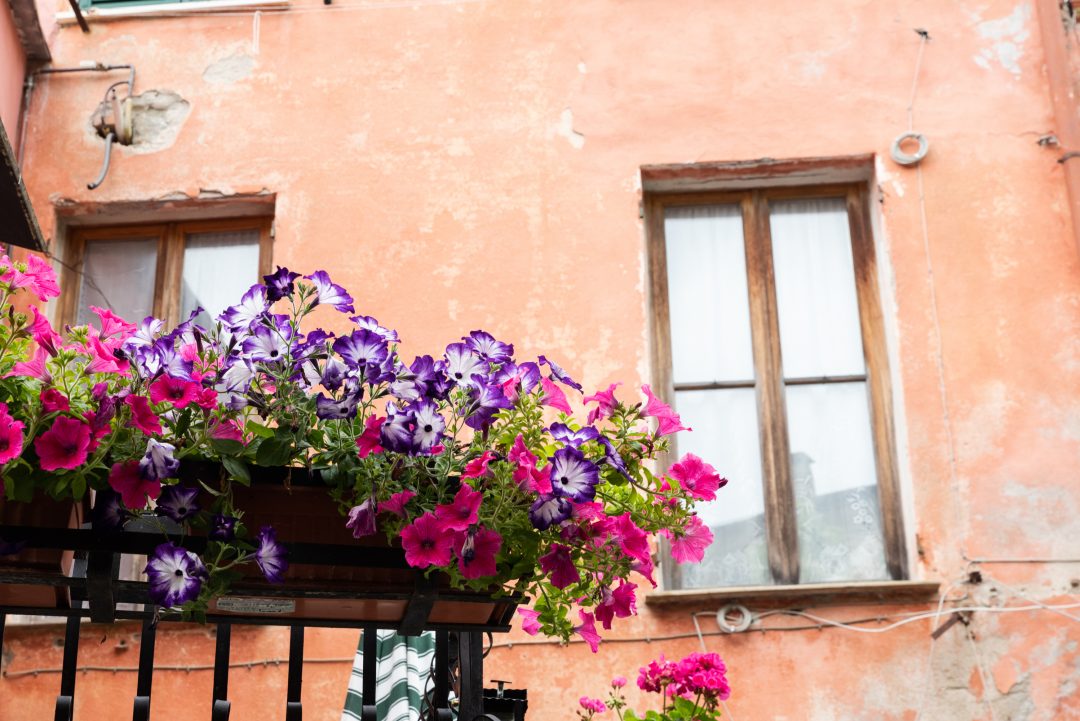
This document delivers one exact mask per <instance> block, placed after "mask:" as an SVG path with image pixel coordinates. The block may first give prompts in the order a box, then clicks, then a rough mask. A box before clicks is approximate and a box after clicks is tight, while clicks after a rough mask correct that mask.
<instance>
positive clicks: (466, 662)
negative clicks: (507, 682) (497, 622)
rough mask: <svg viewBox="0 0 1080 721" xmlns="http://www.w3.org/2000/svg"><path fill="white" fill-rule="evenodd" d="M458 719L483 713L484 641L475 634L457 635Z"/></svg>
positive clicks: (474, 716) (461, 633)
mask: <svg viewBox="0 0 1080 721" xmlns="http://www.w3.org/2000/svg"><path fill="white" fill-rule="evenodd" d="M458 668H459V674H458V688H459V691H458V702H459V706H458V718H464V719H474V718H476V717H477V716H479V715H480V714H482V713H483V712H484V708H483V695H484V640H483V637H482V636H481V635H480V634H479V633H476V632H465V631H462V632H460V633H458Z"/></svg>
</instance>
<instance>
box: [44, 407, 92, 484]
mask: <svg viewBox="0 0 1080 721" xmlns="http://www.w3.org/2000/svg"><path fill="white" fill-rule="evenodd" d="M34 450H35V451H37V454H38V459H39V460H40V462H41V470H43V471H56V470H59V469H61V468H65V469H69V470H70V469H72V468H78V467H79V466H81V465H82V464H84V463H86V456H87V453H88V452H89V450H90V426H88V425H87V424H85V423H83V422H82V421H77V420H75V419H74V418H68V417H67V416H60V417H59V418H57V419H56V420H55V421H53V424H52V426H51V427H50V428H49V430H47V431H45V432H44V433H42V434H41V435H40V436H38V437H37V440H35V441H34Z"/></svg>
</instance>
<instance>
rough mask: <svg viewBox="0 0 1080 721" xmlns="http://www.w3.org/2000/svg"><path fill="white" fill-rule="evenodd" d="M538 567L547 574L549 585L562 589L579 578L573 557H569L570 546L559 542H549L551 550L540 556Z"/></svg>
mask: <svg viewBox="0 0 1080 721" xmlns="http://www.w3.org/2000/svg"><path fill="white" fill-rule="evenodd" d="M539 561H540V569H541V570H542V571H543V572H544V573H546V574H548V580H550V581H551V585H552V586H554V587H555V588H558V589H563V588H566V587H567V586H569V585H570V584H572V583H577V582H578V581H580V580H581V574H579V573H578V570H577V567H576V566H575V565H574V559H572V558H571V557H570V548H569V547H568V546H564V545H562V544H561V543H553V544H551V550H550V551H548V552H547V553H545V554H544V555H543V556H541V557H540V559H539Z"/></svg>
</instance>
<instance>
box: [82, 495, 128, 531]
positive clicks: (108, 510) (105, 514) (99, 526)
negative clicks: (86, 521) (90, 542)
mask: <svg viewBox="0 0 1080 721" xmlns="http://www.w3.org/2000/svg"><path fill="white" fill-rule="evenodd" d="M131 516H132V514H131V511H129V510H128V509H127V508H126V507H125V506H124V501H123V500H122V499H121V498H120V494H119V493H117V492H116V491H114V490H112V489H111V488H105V489H102V490H100V491H95V493H94V510H93V511H91V513H90V518H91V521H92V522H93V524H94V526H93V527H94V530H95V531H97V530H103V531H119V530H121V529H123V527H124V524H125V523H127V522H128V521H129V520H130V519H131Z"/></svg>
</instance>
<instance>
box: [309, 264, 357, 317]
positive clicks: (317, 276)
mask: <svg viewBox="0 0 1080 721" xmlns="http://www.w3.org/2000/svg"><path fill="white" fill-rule="evenodd" d="M304 277H305V278H307V279H308V280H310V281H311V284H312V285H314V286H315V290H316V291H317V292H318V297H317V298H316V299H315V303H314V304H313V306H312V307H314V306H315V305H318V304H320V303H322V304H323V305H330V306H333V307H334V308H336V309H337V310H339V311H341V312H342V313H355V312H356V309H355V308H353V299H352V296H351V295H349V294H348V293H346V292H345V289H344V288H342V287H341V286H340V285H337V284H336V283H333V282H331V281H330V276H329V275H328V274H327V272H326V271H325V270H317V271H315V272H314V273H312V274H311V275H305V276H304Z"/></svg>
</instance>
